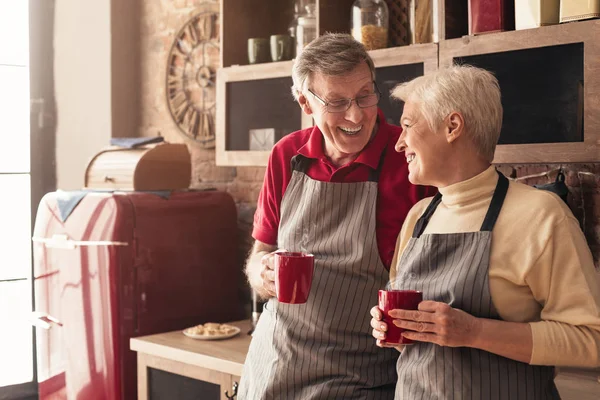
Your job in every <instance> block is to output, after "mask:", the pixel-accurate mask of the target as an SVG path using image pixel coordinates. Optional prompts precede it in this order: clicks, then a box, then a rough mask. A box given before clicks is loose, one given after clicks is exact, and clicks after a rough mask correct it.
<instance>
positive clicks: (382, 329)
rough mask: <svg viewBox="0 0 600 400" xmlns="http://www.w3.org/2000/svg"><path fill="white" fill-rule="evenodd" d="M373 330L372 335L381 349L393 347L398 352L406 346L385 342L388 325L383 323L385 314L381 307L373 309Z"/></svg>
mask: <svg viewBox="0 0 600 400" xmlns="http://www.w3.org/2000/svg"><path fill="white" fill-rule="evenodd" d="M371 317H372V318H371V328H373V331H372V332H371V334H372V335H373V337H374V338H375V339H377V346H379V347H393V348H395V349H396V350H398V351H402V349H403V348H404V346H402V345H393V344H389V343H386V342H385V335H386V332H387V329H388V327H387V324H386V323H385V322H384V321H383V313H382V312H381V310H380V309H379V307H377V306H375V307H373V308H371Z"/></svg>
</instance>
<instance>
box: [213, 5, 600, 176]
mask: <svg viewBox="0 0 600 400" xmlns="http://www.w3.org/2000/svg"><path fill="white" fill-rule="evenodd" d="M438 2H439V7H438V11H439V15H438V20H439V21H442V24H440V26H441V27H442V29H444V31H445V32H446V31H448V26H449V25H448V24H449V23H452V24H455V23H456V18H455V16H454V15H453V16H451V17H448V15H444V10H449V8H448V4H453V3H449V2H448V1H447V0H438ZM315 3H316V10H317V12H316V17H317V31H318V32H319V34H323V33H325V32H349V29H350V27H349V24H350V10H351V6H352V3H353V0H315ZM461 4H462V3H461ZM292 5H293V1H292V0H222V1H221V37H222V45H221V63H222V67H223V68H221V69H220V70H219V72H218V75H217V122H216V135H217V146H216V161H217V165H227V166H265V165H267V162H268V157H269V149H270V146H269V144H270V143H276V142H277V140H279V139H281V137H282V136H283V135H285V134H287V133H290V132H291V131H294V130H297V129H301V128H306V127H309V126H311V124H312V120H311V118H307V117H306V116H304V115H303V113H302V111H301V109H300V107H299V106H298V105H297V104H296V103H295V101H294V99H293V97H292V95H291V92H290V88H291V85H292V81H291V69H292V61H284V62H276V63H264V64H257V65H247V64H248V60H247V39H248V38H251V37H265V38H268V37H269V36H270V35H272V34H279V33H286V32H287V27H288V24H289V22H290V21H291V20H292V18H293V8H292ZM459 8H460V7H459ZM460 9H461V10H462V8H460ZM449 12H452V13H456V12H457V11H456V7H454V8H452V11H449ZM453 30H454V31H456V29H453ZM446 33H447V32H446ZM449 36H450V35H446V37H449ZM441 37H444V35H441ZM597 37H600V21H598V20H591V21H583V22H576V23H570V24H562V25H553V26H545V27H541V28H536V29H530V30H522V31H509V32H500V33H490V34H485V35H479V36H463V37H461V38H457V39H447V40H441V41H440V42H439V43H430V44H423V45H411V46H402V47H393V48H387V49H381V50H374V51H371V52H370V54H371V56H372V58H373V60H374V61H375V65H376V67H377V74H378V75H377V84H378V86H379V89H380V91H381V92H382V95H383V96H382V101H381V103H380V107H381V108H382V109H383V111H384V113H385V115H386V118H387V119H388V121H390V122H392V123H395V124H397V123H398V119H399V116H400V114H401V112H402V105H401V104H398V103H391V102H390V101H389V90H390V89H391V87H393V85H394V84H396V83H400V82H403V81H407V80H410V79H413V78H415V77H417V76H420V75H423V74H427V73H429V72H431V71H435V70H436V69H437V68H438V67H440V68H443V67H446V66H448V65H451V64H452V63H456V62H458V63H469V64H473V65H477V66H481V67H484V68H486V69H489V70H491V71H493V72H495V73H496V74H497V76H498V78H499V81H500V85H501V89H502V93H503V104H504V109H505V118H504V128H503V132H502V135H501V138H500V144H499V146H498V149H497V152H496V158H495V159H494V163H498V164H502V163H511V164H516V163H563V162H564V163H567V162H569V163H570V162H594V161H598V160H600V148H599V144H600V100H598V99H600V93H599V92H600V74H599V73H598V66H597V65H599V64H600V42H598V41H597V40H596V41H595V40H594V38H597ZM256 130H258V133H256ZM253 135H255V136H256V137H260V138H262V139H261V140H258V141H259V142H260V143H261V145H262V147H261V146H259V147H256V146H253V145H252V143H251V138H252V137H253ZM261 135H262V136H261ZM256 137H255V139H256ZM265 145H266V146H265ZM251 149H255V150H251ZM256 149H258V150H256Z"/></svg>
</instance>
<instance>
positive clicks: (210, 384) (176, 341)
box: [130, 320, 252, 400]
mask: <svg viewBox="0 0 600 400" xmlns="http://www.w3.org/2000/svg"><path fill="white" fill-rule="evenodd" d="M231 325H235V326H237V327H239V328H240V329H241V332H240V334H239V335H237V336H235V337H234V338H231V339H227V340H218V341H214V340H196V339H191V338H188V337H186V336H185V335H184V334H183V333H182V332H181V331H175V332H167V333H161V334H156V335H150V336H144V337H139V338H133V339H131V344H130V347H131V350H134V351H136V352H137V363H138V365H137V369H138V399H139V400H171V399H178V400H188V399H189V400H192V399H194V400H195V399H207V400H227V399H229V398H235V397H232V396H233V395H234V393H235V386H237V384H238V383H239V382H240V376H241V375H242V367H243V365H244V361H245V360H246V353H247V352H248V347H249V346H250V335H248V332H249V331H250V329H251V327H252V324H251V322H250V321H249V320H245V321H238V322H232V323H231Z"/></svg>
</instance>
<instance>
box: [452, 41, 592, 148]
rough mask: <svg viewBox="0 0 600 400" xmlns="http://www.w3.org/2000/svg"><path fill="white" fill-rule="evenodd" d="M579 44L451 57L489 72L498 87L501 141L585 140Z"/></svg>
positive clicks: (559, 141)
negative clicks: (501, 108) (500, 103)
mask: <svg viewBox="0 0 600 400" xmlns="http://www.w3.org/2000/svg"><path fill="white" fill-rule="evenodd" d="M583 46H584V44H583V43H573V44H565V45H558V46H548V47H539V48H532V49H525V50H515V51H507V52H502V53H491V54H482V55H475V56H465V57H455V58H454V63H455V64H470V65H474V66H477V67H481V68H484V69H487V70H488V71H491V72H493V73H494V74H495V75H496V77H497V78H498V82H499V83H500V89H501V91H502V106H503V108H504V118H503V121H502V133H501V134H500V140H499V141H498V143H499V144H524V143H561V142H583V134H584V132H583Z"/></svg>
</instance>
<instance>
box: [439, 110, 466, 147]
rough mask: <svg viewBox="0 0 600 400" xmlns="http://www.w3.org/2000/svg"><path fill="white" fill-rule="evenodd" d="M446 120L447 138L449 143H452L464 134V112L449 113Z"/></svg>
mask: <svg viewBox="0 0 600 400" xmlns="http://www.w3.org/2000/svg"><path fill="white" fill-rule="evenodd" d="M444 122H445V124H446V126H445V128H446V129H445V133H446V140H447V141H448V143H452V142H454V141H455V140H456V139H458V138H459V137H460V136H461V135H462V134H463V132H464V130H465V120H464V118H463V116H462V114H460V113H457V112H452V113H450V115H448V117H446V120H445V121H444Z"/></svg>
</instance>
